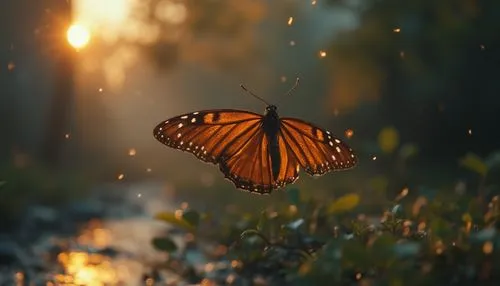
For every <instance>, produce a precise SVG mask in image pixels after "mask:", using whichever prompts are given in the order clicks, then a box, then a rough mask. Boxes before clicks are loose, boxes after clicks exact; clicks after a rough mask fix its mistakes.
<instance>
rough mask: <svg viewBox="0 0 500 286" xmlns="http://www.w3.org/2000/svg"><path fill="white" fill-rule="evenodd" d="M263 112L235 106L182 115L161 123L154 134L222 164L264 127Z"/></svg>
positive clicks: (207, 160) (162, 140) (164, 140)
mask: <svg viewBox="0 0 500 286" xmlns="http://www.w3.org/2000/svg"><path fill="white" fill-rule="evenodd" d="M261 120H262V115H259V114H256V113H252V112H246V111H238V110H232V109H218V110H205V111H199V112H193V113H188V114H183V115H179V116H176V117H173V118H171V119H168V120H166V121H164V122H161V123H160V124H158V125H157V126H156V127H155V128H154V130H153V135H154V137H155V138H156V139H157V140H158V141H160V142H161V143H163V144H165V145H167V146H169V147H172V148H175V149H179V150H182V151H185V152H189V153H191V154H193V155H195V156H196V157H197V158H198V159H200V160H202V161H204V162H208V163H212V164H218V163H219V162H221V161H223V160H224V158H227V157H228V156H229V155H230V154H233V153H235V152H236V151H237V150H238V149H239V148H240V147H241V146H242V145H243V144H244V143H245V142H246V141H248V139H250V138H249V137H251V134H255V133H256V132H257V131H259V130H260V123H261Z"/></svg>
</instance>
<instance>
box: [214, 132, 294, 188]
mask: <svg viewBox="0 0 500 286" xmlns="http://www.w3.org/2000/svg"><path fill="white" fill-rule="evenodd" d="M278 144H279V146H280V156H281V164H280V172H279V174H278V176H277V178H274V176H273V172H272V165H271V156H270V153H269V150H268V139H267V137H266V136H265V134H264V132H263V131H262V130H260V132H258V133H256V134H255V135H254V136H253V137H251V138H250V140H248V142H247V144H246V145H245V146H243V148H242V149H241V150H239V151H238V152H237V153H235V154H232V156H231V157H229V158H228V160H225V161H223V162H221V164H220V170H221V171H222V172H223V173H224V174H226V178H228V179H229V180H231V181H232V182H233V183H234V184H235V186H236V187H237V188H240V189H244V190H247V191H250V192H254V193H259V194H269V193H271V192H272V191H273V190H275V189H278V188H281V187H284V186H285V185H287V184H290V183H293V182H295V180H297V178H298V163H297V160H296V159H295V157H294V156H293V154H292V153H291V151H290V150H289V149H287V148H286V147H285V142H284V141H283V140H282V139H280V140H279V141H278Z"/></svg>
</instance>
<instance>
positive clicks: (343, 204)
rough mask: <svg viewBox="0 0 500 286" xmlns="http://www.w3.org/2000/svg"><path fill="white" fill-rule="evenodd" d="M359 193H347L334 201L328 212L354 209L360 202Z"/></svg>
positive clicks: (334, 212) (335, 212) (333, 212)
mask: <svg viewBox="0 0 500 286" xmlns="http://www.w3.org/2000/svg"><path fill="white" fill-rule="evenodd" d="M359 200H360V198H359V195H357V194H347V195H344V196H342V197H340V198H338V199H337V200H335V201H333V202H332V203H331V204H330V205H329V206H328V209H327V213H328V214H337V213H342V212H346V211H349V210H352V209H353V208H355V207H356V206H357V205H358V204H359Z"/></svg>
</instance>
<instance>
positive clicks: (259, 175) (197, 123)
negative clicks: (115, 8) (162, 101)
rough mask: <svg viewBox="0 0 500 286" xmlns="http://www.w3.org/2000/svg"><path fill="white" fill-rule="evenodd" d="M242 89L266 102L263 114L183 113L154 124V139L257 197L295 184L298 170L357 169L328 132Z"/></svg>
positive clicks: (350, 155)
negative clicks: (216, 168)
mask: <svg viewBox="0 0 500 286" xmlns="http://www.w3.org/2000/svg"><path fill="white" fill-rule="evenodd" d="M297 83H298V81H297ZM297 83H296V84H297ZM241 87H242V88H243V89H244V90H245V91H247V92H249V93H250V94H251V95H253V96H255V97H257V98H258V99H260V100H262V101H263V102H264V103H266V105H267V107H266V109H265V113H264V115H261V114H257V113H254V112H250V111H244V110H235V109H214V110H203V111H196V112H192V113H186V114H182V115H179V116H176V117H173V118H170V119H168V120H166V121H162V122H161V123H159V124H158V125H157V126H156V127H155V128H154V130H153V135H154V137H155V138H156V139H157V140H158V141H159V142H161V143H163V144H165V145H166V146H168V147H171V148H175V149H179V150H182V151H185V152H189V153H191V154H193V155H195V156H196V157H197V158H198V159H199V160H201V161H203V162H207V163H212V164H215V165H218V166H219V169H220V171H221V172H222V173H223V174H224V176H225V177H226V178H227V179H229V180H230V181H231V182H233V184H234V185H235V186H236V188H238V189H242V190H246V191H249V192H252V193H258V194H270V193H271V192H272V191H274V190H277V189H280V188H283V187H285V186H286V185H288V184H292V183H294V182H295V181H296V180H297V179H298V177H299V170H300V168H301V167H302V168H303V169H304V170H305V172H306V173H308V174H309V175H312V176H320V175H324V174H326V173H328V172H329V171H337V170H346V169H350V168H353V167H354V166H356V164H357V157H356V155H355V153H354V152H353V150H352V149H351V148H350V147H349V146H348V145H347V144H346V143H345V142H343V141H342V140H340V139H339V138H337V137H334V136H333V135H332V134H331V133H330V132H329V131H327V130H324V129H322V128H320V127H317V126H316V125H313V124H311V123H308V122H306V121H303V120H300V119H296V118H290V117H282V118H280V117H279V115H278V111H277V107H276V106H275V105H271V104H268V103H267V102H266V101H265V100H263V99H262V98H260V97H258V96H257V95H255V94H254V93H252V92H250V91H248V90H247V89H246V88H245V87H244V86H243V85H241ZM294 88H295V86H294V87H293V88H292V89H291V90H293V89H294ZM291 90H290V91H291ZM290 91H289V92H290Z"/></svg>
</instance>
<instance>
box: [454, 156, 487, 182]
mask: <svg viewBox="0 0 500 286" xmlns="http://www.w3.org/2000/svg"><path fill="white" fill-rule="evenodd" d="M460 165H461V166H463V167H465V168H467V169H469V170H471V171H473V172H476V173H477V174H479V175H481V176H482V177H486V174H487V173H488V166H487V165H486V163H484V162H483V160H482V159H481V158H480V157H479V156H477V155H476V154H473V153H468V154H467V155H465V156H464V157H463V158H462V159H460Z"/></svg>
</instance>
